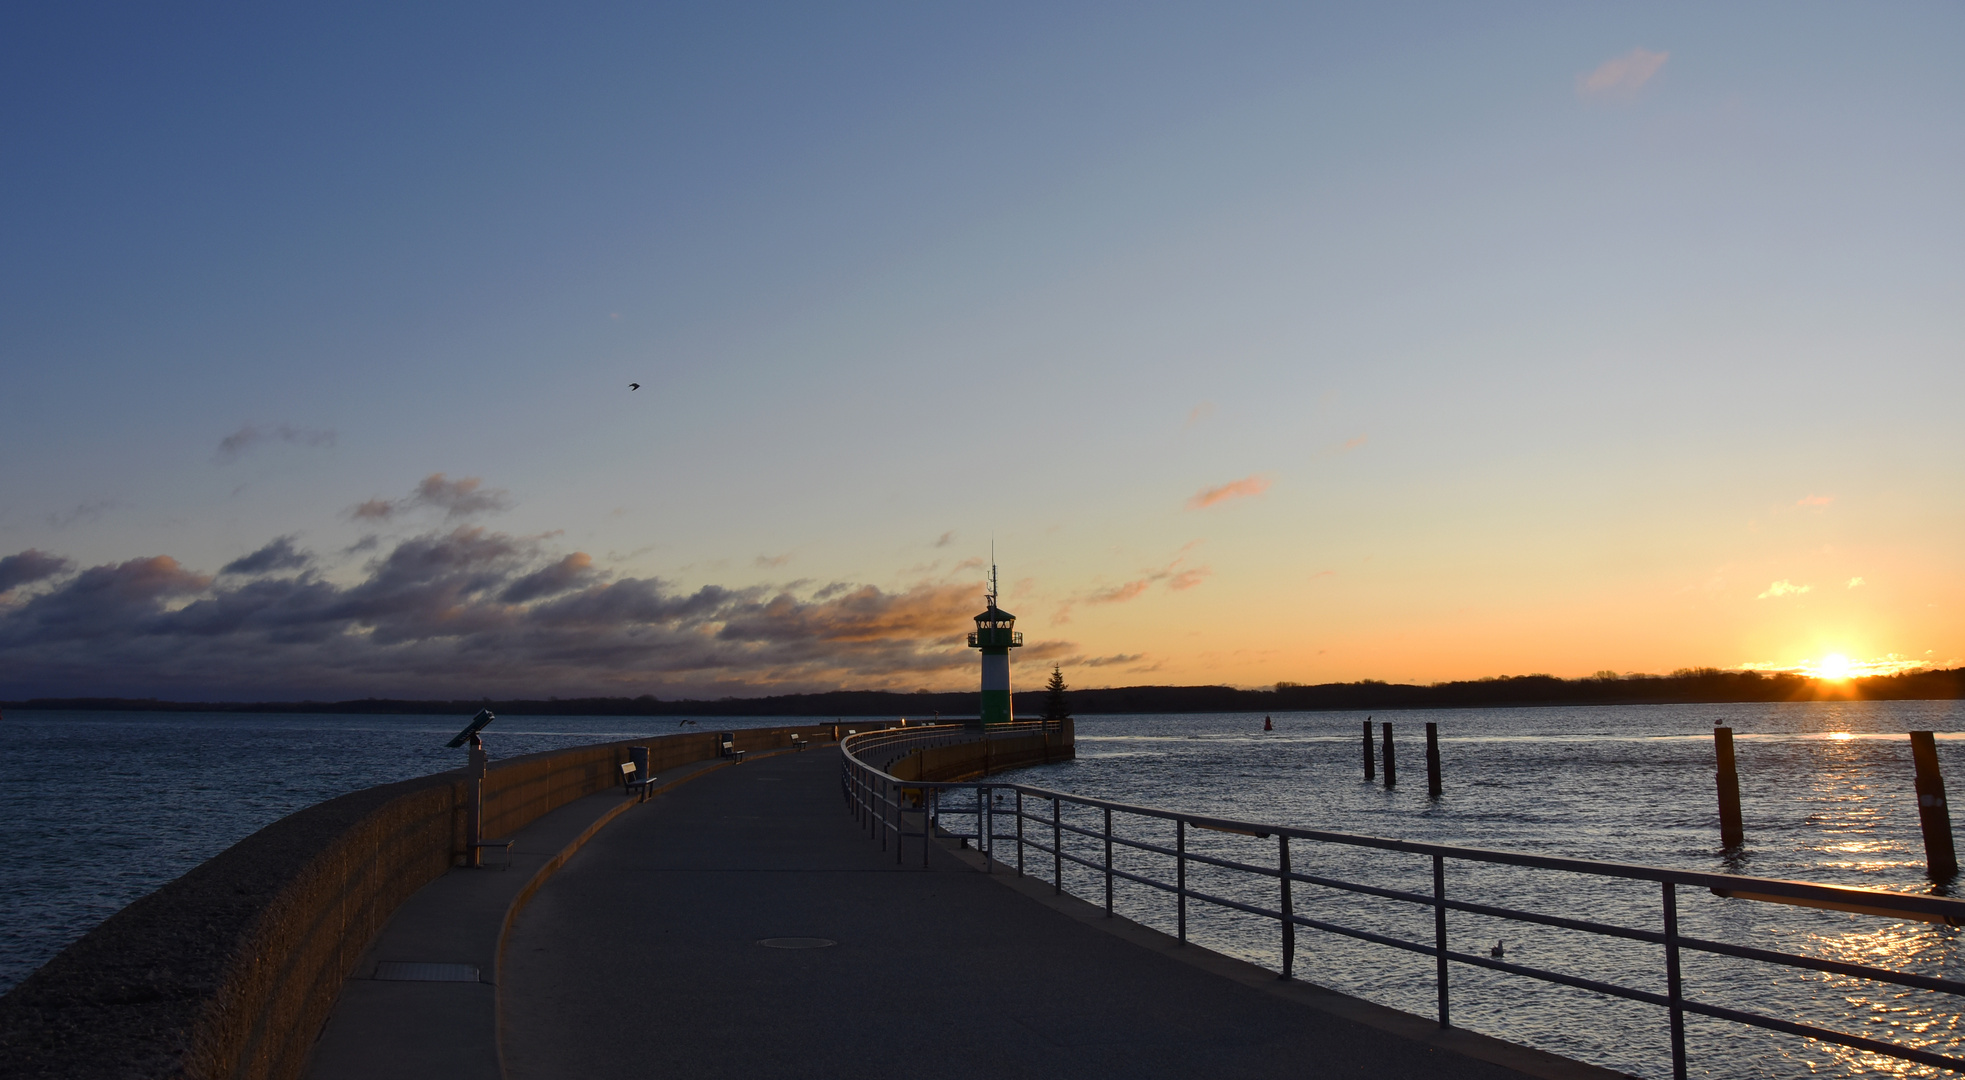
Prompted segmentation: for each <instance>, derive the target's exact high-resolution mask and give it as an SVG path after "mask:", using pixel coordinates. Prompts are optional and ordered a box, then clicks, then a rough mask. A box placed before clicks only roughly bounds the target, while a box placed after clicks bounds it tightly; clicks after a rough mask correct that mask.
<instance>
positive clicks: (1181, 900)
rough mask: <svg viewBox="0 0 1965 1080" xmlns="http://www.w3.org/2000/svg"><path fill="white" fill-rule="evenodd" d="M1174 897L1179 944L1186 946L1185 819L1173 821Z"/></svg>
mask: <svg viewBox="0 0 1965 1080" xmlns="http://www.w3.org/2000/svg"><path fill="white" fill-rule="evenodd" d="M1174 851H1176V852H1178V854H1176V855H1175V856H1174V885H1175V888H1174V897H1175V900H1176V902H1177V908H1178V911H1179V915H1178V920H1179V922H1180V943H1181V944H1182V945H1185V944H1187V819H1185V818H1175V819H1174Z"/></svg>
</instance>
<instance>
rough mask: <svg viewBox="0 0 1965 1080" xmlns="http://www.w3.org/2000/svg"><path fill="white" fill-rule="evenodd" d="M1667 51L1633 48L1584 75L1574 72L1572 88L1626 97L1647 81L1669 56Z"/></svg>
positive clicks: (1594, 94)
mask: <svg viewBox="0 0 1965 1080" xmlns="http://www.w3.org/2000/svg"><path fill="white" fill-rule="evenodd" d="M1671 55H1672V54H1670V53H1662V52H1652V51H1651V50H1649V49H1643V48H1637V49H1632V50H1631V51H1630V52H1627V53H1625V54H1624V55H1622V56H1618V57H1613V58H1611V59H1609V60H1605V61H1604V62H1603V63H1602V64H1599V65H1598V66H1597V69H1596V70H1595V71H1592V72H1590V73H1589V74H1588V75H1582V76H1578V77H1577V79H1576V92H1577V93H1578V94H1580V95H1582V96H1583V97H1630V96H1631V95H1632V94H1635V93H1637V92H1638V88H1640V87H1642V86H1643V85H1644V84H1645V83H1648V82H1650V81H1651V77H1652V76H1653V75H1656V74H1658V70H1659V69H1660V68H1662V67H1664V66H1665V61H1667V60H1669V59H1671Z"/></svg>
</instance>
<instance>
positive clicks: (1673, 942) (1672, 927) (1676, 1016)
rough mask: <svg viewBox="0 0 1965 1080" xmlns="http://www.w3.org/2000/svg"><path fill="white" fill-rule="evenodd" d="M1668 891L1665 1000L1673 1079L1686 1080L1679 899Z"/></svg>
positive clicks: (1669, 886) (1667, 885)
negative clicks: (1669, 1008)
mask: <svg viewBox="0 0 1965 1080" xmlns="http://www.w3.org/2000/svg"><path fill="white" fill-rule="evenodd" d="M1664 889H1665V898H1664V902H1665V998H1666V1000H1667V1001H1669V1002H1670V1005H1671V1012H1672V1077H1673V1080H1685V989H1684V986H1683V985H1682V983H1681V982H1680V979H1679V970H1678V895H1677V893H1676V891H1675V890H1674V889H1673V887H1672V883H1671V882H1669V881H1667V882H1665V883H1664Z"/></svg>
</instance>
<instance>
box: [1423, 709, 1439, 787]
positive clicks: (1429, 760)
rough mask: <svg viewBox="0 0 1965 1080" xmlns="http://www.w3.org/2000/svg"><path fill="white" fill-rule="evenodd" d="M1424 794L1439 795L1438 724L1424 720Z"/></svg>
mask: <svg viewBox="0 0 1965 1080" xmlns="http://www.w3.org/2000/svg"><path fill="white" fill-rule="evenodd" d="M1426 796H1427V797H1428V798H1432V799H1437V798H1439V797H1440V725H1438V724H1436V723H1434V722H1433V721H1431V720H1428V721H1426Z"/></svg>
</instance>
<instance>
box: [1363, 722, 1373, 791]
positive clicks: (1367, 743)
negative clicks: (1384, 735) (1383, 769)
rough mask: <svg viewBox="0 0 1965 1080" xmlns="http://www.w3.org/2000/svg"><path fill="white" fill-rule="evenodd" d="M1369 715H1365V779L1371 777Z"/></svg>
mask: <svg viewBox="0 0 1965 1080" xmlns="http://www.w3.org/2000/svg"><path fill="white" fill-rule="evenodd" d="M1371 759H1372V753H1371V717H1369V716H1367V717H1365V779H1367V780H1370V779H1371V778H1372V771H1371Z"/></svg>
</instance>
